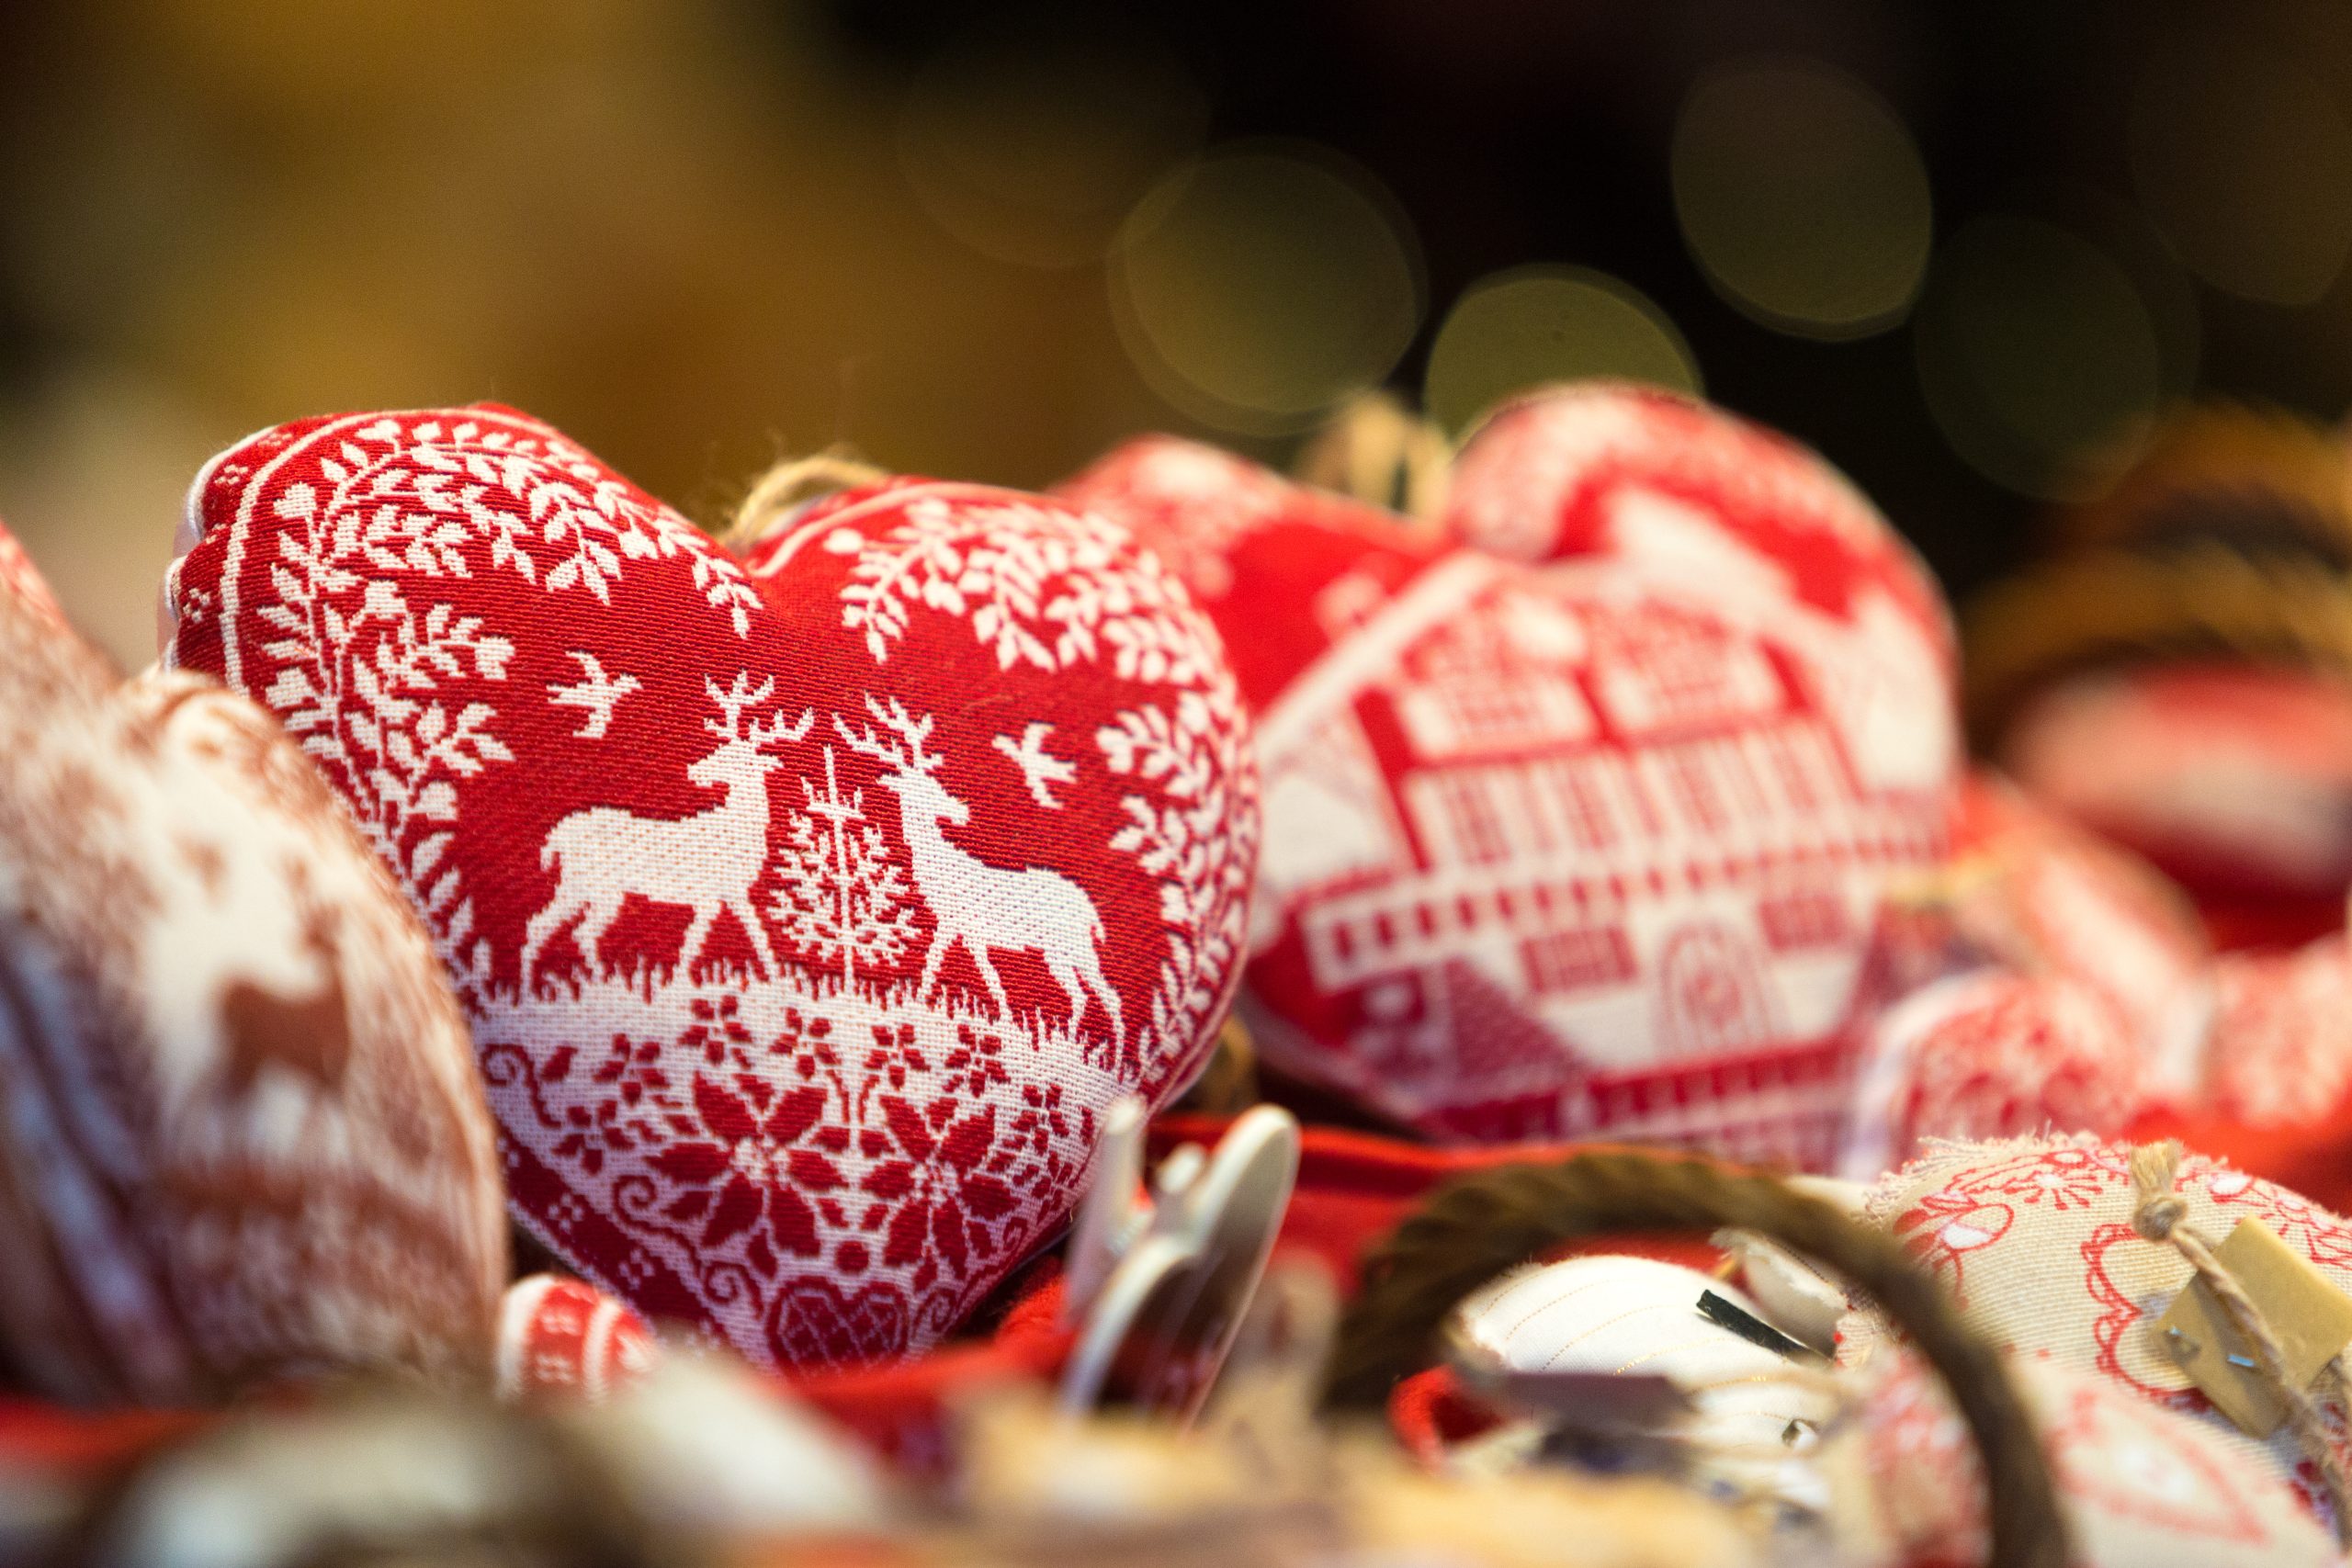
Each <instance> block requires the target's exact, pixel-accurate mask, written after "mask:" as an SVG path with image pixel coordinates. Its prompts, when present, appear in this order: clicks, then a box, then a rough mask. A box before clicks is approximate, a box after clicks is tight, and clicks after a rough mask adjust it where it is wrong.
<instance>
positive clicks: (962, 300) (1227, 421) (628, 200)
mask: <svg viewBox="0 0 2352 1568" xmlns="http://www.w3.org/2000/svg"><path fill="white" fill-rule="evenodd" d="M0 136H4V137H5V149H6V155H5V157H0V516H5V517H6V518H7V519H8V521H9V522H10V523H11V525H13V526H15V527H16V528H17V530H18V531H19V533H20V534H21V535H22V536H24V538H25V540H26V543H27V545H28V547H29V548H30V549H31V551H32V552H33V554H34V555H35V557H36V558H38V559H39V561H40V564H41V565H42V566H43V567H44V568H45V569H46V570H48V572H49V573H50V575H51V579H52V581H54V582H55V584H56V586H57V588H58V589H59V591H60V592H61V593H62V595H63V596H64V597H65V599H66V600H67V601H68V604H69V606H70V607H71V608H72V609H73V611H74V613H75V615H77V616H78V617H79V618H80V619H81V620H82V621H83V622H84V623H85V625H86V626H88V627H89V628H90V629H91V630H92V631H94V632H95V633H96V634H97V635H98V636H99V637H101V638H102V639H103V640H104V641H106V642H107V645H108V646H109V647H110V648H112V649H114V651H115V652H116V653H117V655H118V656H119V658H121V659H123V660H125V661H126V662H130V663H134V664H136V663H143V662H144V661H145V660H146V659H147V658H148V657H150V656H151V654H152V651H153V630H152V626H153V619H152V604H153V592H154V584H155V581H156V577H157V573H158V572H159V570H160V569H161V567H162V565H163V563H164V560H165V559H166V558H167V557H168V554H169V540H170V536H171V532H172V528H173V526H174V524H175V519H176V516H177V513H178V509H179V502H180V497H181V495H182V493H183V491H185V489H186V486H187V480H188V479H189V477H190V476H191V474H192V473H193V471H194V469H195V468H196V467H197V466H198V464H199V463H201V462H202V461H203V459H204V458H205V457H207V456H209V454H210V453H211V452H212V451H213V450H215V449H216V448H218V447H220V446H222V445H224V444H226V443H228V442H230V441H232V440H233V439H235V438H236V437H238V436H239V435H241V434H244V433H245V432H247V431H248V430H251V429H253V428H254V427H257V426H260V425H265V424H268V423H274V422H277V421H279V420H283V419H288V418H292V417H296V416H300V415H303V414H308V413H313V412H327V411H332V410H344V409H351V408H357V407H367V406H383V405H392V406H400V405H415V404H420V403H442V402H452V401H463V400H474V399H482V398H490V399H497V400H503V401H507V402H512V403H515V404H519V405H521V406H523V407H526V408H528V409H530V410H531V411H532V412H536V413H538V414H540V415H543V416H545V417H547V418H548V419H550V420H552V421H554V422H555V423H558V424H560V425H561V426H563V427H564V428H565V429H566V430H568V431H569V432H571V434H574V435H575V436H577V437H579V438H580V439H582V441H584V442H585V443H586V444H587V445H588V446H590V447H592V448H593V449H594V450H595V451H597V452H598V453H600V454H601V455H602V456H604V457H606V458H607V459H608V460H610V461H612V462H614V463H615V464H616V465H617V466H619V467H620V468H623V469H624V470H626V471H627V472H628V473H629V474H631V475H632V476H633V477H635V478H636V479H639V481H640V482H641V483H643V484H645V485H646V486H647V487H648V488H650V489H651V490H653V491H656V492H657V493H660V494H661V495H662V496H664V497H665V498H666V499H669V500H671V501H673V502H675V503H677V504H678V505H680V506H682V507H683V508H684V509H685V510H686V511H687V512H688V513H691V514H694V515H695V516H696V517H697V518H699V519H702V520H704V521H711V520H715V519H716V518H718V516H720V515H721V514H723V513H724V512H725V511H726V509H727V508H728V506H729V504H730V503H731V502H732V501H733V500H734V499H735V497H736V496H737V495H738V494H739V493H740V491H741V488H742V486H743V485H744V483H745V482H746V480H747V479H748V478H749V476H750V475H751V474H752V472H753V471H754V470H756V469H757V468H760V467H761V466H762V465H763V464H765V463H766V462H768V461H770V460H772V459H774V458H775V457H779V456H782V455H785V454H788V453H793V452H798V451H806V450H809V449H811V448H814V447H818V446H824V445H826V444H828V443H831V442H836V441H847V442H850V443H853V444H854V445H855V446H858V447H859V448H861V449H862V450H864V451H865V453H866V454H868V455H869V456H871V457H875V458H876V459H877V460H879V461H881V462H884V463H886V464H888V465H890V466H893V467H897V468H907V469H913V470H918V471H927V472H933V473H944V474H954V475H958V476H968V477H975V478H983V479H999V480H1003V481H1007V482H1012V483H1016V484H1023V485H1038V484H1043V483H1045V482H1046V481H1049V480H1050V479H1054V478H1055V477H1057V476H1058V475H1060V474H1062V473H1065V472H1067V471H1068V470H1069V469H1071V468H1074V467H1076V466H1078V465H1079V464H1080V463H1082V462H1084V461H1085V460H1086V459H1087V458H1089V457H1091V456H1092V455H1094V454H1095V453H1096V452H1098V451H1099V450H1100V449H1101V448H1103V446H1106V445H1107V444H1109V443H1111V442H1113V441H1114V440H1116V439H1117V438H1119V437H1120V436H1122V435H1125V434H1129V433H1132V432H1136V431H1139V430H1144V429H1148V428H1172V429H1178V430H1184V431H1191V432H1195V433H1201V434H1209V435H1211V436H1213V437H1216V438H1218V439H1222V440H1225V441H1228V442H1231V443H1233V444H1235V445H1237V446H1241V447H1243V448H1244V449H1247V450H1249V451H1251V452H1253V453H1255V454H1257V455H1259V456H1261V457H1269V458H1273V459H1277V460H1281V459H1284V458H1286V457H1287V456H1288V454H1289V452H1290V450H1291V448H1292V447H1293V446H1295V444H1296V443H1297V441H1298V439H1299V437H1300V435H1301V434H1302V433H1303V432H1304V431H1306V429H1308V428H1309V427H1311V426H1312V425H1313V424H1314V423H1316V422H1317V420H1318V419H1319V418H1320V417H1322V416H1323V415H1324V414H1325V413H1326V412H1328V411H1329V409H1330V408H1331V407H1332V406H1333V405H1334V404H1335V403H1336V402H1338V401H1339V400H1341V399H1343V398H1345V397H1346V396H1348V395H1349V394H1350V393H1351V392H1353V391H1355V390H1357V389H1362V388H1364V387H1367V386H1373V385H1379V384H1387V385H1390V386H1392V387H1394V388H1396V389H1398V390H1399V391H1400V392H1403V393H1404V394H1406V395H1408V397H1411V398H1414V399H1417V400H1423V401H1425V402H1426V404H1427V405H1428V406H1429V408H1430V411H1431V412H1432V413H1433V414H1435V415H1436V416H1437V417H1438V418H1439V419H1441V420H1442V421H1444V422H1446V423H1449V424H1452V425H1456V426H1458V425H1459V424H1460V423H1462V422H1463V421H1464V420H1465V419H1467V418H1468V417H1470V416H1471V415H1472V414H1473V413H1475V412H1476V410H1477V409H1478V408H1480V407H1481V406H1482V405H1484V404H1485V403H1486V402H1487V401H1488V400H1491V399H1492V398H1493V397H1495V396H1497V395H1498V394H1499V393H1501V392H1503V391H1506V390H1508V389H1510V388H1511V387H1513V386H1515V385H1518V384H1522V383H1525V382H1528V381H1532V380H1537V379H1543V378H1551V377H1555V376H1566V375H1577V374H1593V373H1617V374H1627V375H1634V376H1640V377H1645V378H1650V379H1654V380H1659V381H1664V382H1668V383H1671V384H1677V385H1680V386H1684V387H1689V388H1693V389H1702V390H1703V391H1704V392H1705V393H1706V394H1707V395H1708V396H1710V397H1712V398H1714V399H1716V400H1719V401H1722V402H1724V403H1726V404H1728V405H1730V406H1731V407H1733V408H1736V409H1738V410H1740V411H1742V412H1747V413H1750V414H1752V415H1755V416H1757V417H1758V418H1761V419H1763V420H1765V421H1768V422H1770V423H1774V424H1778V425H1780V426H1782V427H1784V428H1786V429H1787V430H1789V431H1791V432H1792V433H1794V434H1797V435H1799V436H1801V437H1802V438H1804V439H1805V440H1807V441H1809V442H1811V443H1813V444H1815V445H1816V446H1819V447H1821V448H1822V449H1823V450H1824V451H1826V453H1827V454H1828V455H1829V456H1830V457H1831V458H1833V459H1834V460H1835V461H1836V462H1838V464H1840V465H1841V466H1843V467H1844V468H1846V469H1847V470H1848V471H1849V472H1850V473H1851V474H1852V475H1853V476H1854V477H1855V478H1856V479H1859V480H1860V482H1861V484H1862V485H1863V486H1864V487H1865V488H1866V489H1867V490H1869V491H1871V493H1872V494H1873V495H1874V496H1875V497H1876V498H1877V499H1878V500H1879V501H1880V502H1881V503H1882V504H1883V506H1884V507H1885V508H1886V509H1887V511H1888V512H1889V513H1891V514H1892V515H1893V517H1894V520H1895V521H1896V523H1897V524H1898V525H1900V526H1901V527H1902V528H1903V529H1904V530H1905V532H1906V533H1908V534H1909V535H1910V536H1912V537H1913V538H1914V539H1915V540H1916V541H1917V543H1918V544H1919V546H1920V547H1922V548H1923V549H1924V550H1925V551H1926V553H1927V554H1928V557H1929V558H1930V559H1931V560H1932V561H1933V562H1934V564H1935V565H1936V566H1937V567H1938V569H1939V570H1940V571H1941V572H1942V573H1943V574H1944V576H1945V578H1946V580H1947V581H1948V582H1949V583H1950V584H1951V587H1952V589H1953V590H1954V592H1955V593H1956V594H1959V595H1965V593H1966V592H1968V591H1969V590H1970V589H1971V588H1973V587H1974V586H1976V585H1978V584H1980V583H1982V582H1984V581H1986V580H1987V579H1989V578H1990V577H1992V576H1994V575H1996V574H1997V573H1998V572H1999V571H2001V570H2004V569H2005V568H2006V567H2007V565H2009V564H2010V563H2011V562H2013V561H2014V560H2015V559H2017V558H2018V557H2019V556H2020V555H2021V554H2022V553H2023V552H2024V551H2025V550H2026V549H2027V548H2028V547H2030V541H2031V540H2032V538H2033V536H2034V533H2033V530H2034V528H2035V526H2036V523H2037V519H2038V518H2039V516H2040V514H2041V513H2042V511H2043V510H2044V509H2045V508H2046V507H2047V506H2048V505H2049V504H2050V502H2052V500H2053V499H2057V498H2060V497H2065V496H2074V495H2082V494H2086V493H2090V492H2094V491H2096V490H2097V489H2098V486H2099V484H2100V483H2101V482H2102V476H2103V475H2105V474H2109V473H2111V472H2112V471H2113V466H2114V465H2115V463H2117V462H2118V461H2119V460H2120V458H2122V457H2128V456H2129V454H2130V443H2131V439H2132V434H2133V432H2134V430H2135V429H2136V428H2137V427H2138V423H2139V422H2141V421H2143V420H2144V419H2145V418H2146V417H2147V415H2148V414H2149V413H2150V412H2152V411H2153V410H2154V409H2156V408H2157V407H2158V406H2160V405H2161V404H2163V403H2164V402H2165V401H2166V400H2171V399H2175V398H2177V397H2179V396H2180V395H2182V394H2184V393H2187V392H2188V391H2190V390H2191V389H2216V390H2220V391H2222V392H2227V393H2235V394H2241V395H2248V396H2254V397H2258V398H2262V399H2266V400H2274V401H2277V402H2279V403H2282V404H2284V405H2286V406H2289V407H2290V408H2293V409H2297V410H2300V411H2301V412H2306V413H2308V414H2311V415H2314V416H2317V417H2320V418H2324V419H2326V420H2330V421H2333V420H2335V419H2336V418H2337V417H2338V416H2339V415H2340V413H2341V412H2342V411H2343V409H2344V408H2345V406H2346V403H2347V402H2352V281H2347V278H2346V266H2345V262H2346V253H2347V251H2352V8H2346V7H2345V6H2341V5H2336V4H2328V3H2324V0H2237V3H2235V4H2233V5H2230V6H2211V5H2206V6H2190V5H2186V4H2162V3H2151V0H2133V3H2131V4H2123V3H2120V0H2115V3H2104V4H2102V3H2076V4H2064V5H2052V4H2050V3H2048V0H1980V3H1979V4H1976V5H1973V6H1917V5H1904V6H1898V5H1892V4H1871V3H1866V0H1774V3H1773V4H1770V5H1759V4H1756V3H1755V0H1619V3H1617V4H1601V3H1599V0H1482V3H1481V4H1478V5H1475V6H1434V5H1430V4H1426V3H1421V0H1254V3H1250V4H1241V3H1239V0H1206V3H1203V4H1196V5H1192V6H1183V7H1181V8H1179V7H1170V8H1168V9H1167V10H1166V11H1165V12H1161V13H1154V12H1152V11H1149V10H1145V9H1122V8H1116V7H1113V6H1105V5H1101V4H1092V5H1073V6H1047V5H1041V4H991V3H988V0H955V3H950V0H805V3H788V0H766V3H759V0H499V3H497V4H490V5H483V4H479V3H477V4H456V3H445V4H421V3H414V0H370V3H368V4H366V5H324V6H322V5H318V4H315V3H310V0H302V3H297V0H79V3H75V4H54V5H35V4H17V5H14V6H8V7H6V8H5V9H0Z"/></svg>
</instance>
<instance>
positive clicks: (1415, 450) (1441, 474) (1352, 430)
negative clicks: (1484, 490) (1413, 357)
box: [1291, 392, 1453, 524]
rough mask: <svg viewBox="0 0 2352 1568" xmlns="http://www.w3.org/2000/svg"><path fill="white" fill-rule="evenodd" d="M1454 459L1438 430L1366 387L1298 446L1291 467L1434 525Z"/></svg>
mask: <svg viewBox="0 0 2352 1568" xmlns="http://www.w3.org/2000/svg"><path fill="white" fill-rule="evenodd" d="M1452 468H1453V446H1452V444H1451V443H1450V442H1448V441H1447V440H1446V438H1445V433H1444V432H1443V431H1442V430H1440V429H1439V428H1438V427H1437V426H1436V425H1434V424H1431V423H1430V422H1429V421H1428V420H1425V419H1423V418H1421V417H1419V415H1418V414H1415V413H1414V412H1411V411H1410V410H1409V409H1408V408H1406V406H1405V405H1404V404H1403V403H1402V402H1400V401H1399V400H1397V399H1396V398H1395V397H1393V396H1391V395H1390V394H1388V393H1386V392H1366V393H1364V394H1363V396H1362V397H1359V398H1357V399H1355V400H1353V401H1352V402H1350V403H1349V404H1348V405H1347V406H1346V407H1345V408H1343V409H1341V410H1340V412H1339V413H1338V414H1337V415H1335V416H1334V417H1333V418H1332V420H1331V422H1330V423H1329V424H1327V425H1325V426H1324V427H1323V429H1322V430H1321V431H1320V432H1319V433H1318V434H1317V435H1316V437H1315V439H1313V440H1312V441H1309V442H1308V443H1307V444H1306V446H1304V447H1303V448H1301V449H1300V451H1299V454H1298V458H1297V460H1296V461H1295V463H1293V464H1292V465H1291V472H1292V473H1293V474H1294V475H1295V476H1296V477H1297V478H1299V479H1304V480H1306V482H1307V483H1308V484H1311V485H1316V486H1317V487H1319V488H1321V489H1324V490H1329V491H1338V492H1339V493H1340V494H1341V495H1345V496H1351V497H1352V498H1354V499H1355V500H1357V501H1361V502H1367V503H1369V504H1371V505H1374V506H1379V507H1385V508H1386V509H1387V510H1389V511H1391V512H1395V513H1399V514H1401V515H1403V516H1406V517H1409V518H1411V519H1413V520H1414V521H1415V522H1417V523H1423V524H1434V523H1435V521H1436V519H1437V514H1438V512H1439V510H1440V509H1441V508H1442V507H1443V506H1444V504H1445V488H1446V481H1447V479H1449V478H1450V477H1451V473H1452Z"/></svg>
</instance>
